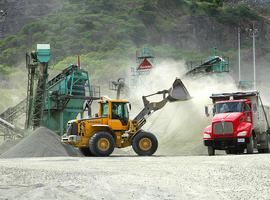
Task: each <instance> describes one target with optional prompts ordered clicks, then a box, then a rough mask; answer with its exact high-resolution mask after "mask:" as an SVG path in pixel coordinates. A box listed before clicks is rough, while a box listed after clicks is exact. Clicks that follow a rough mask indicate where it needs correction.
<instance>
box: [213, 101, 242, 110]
mask: <svg viewBox="0 0 270 200" xmlns="http://www.w3.org/2000/svg"><path fill="white" fill-rule="evenodd" d="M215 110H216V113H229V112H244V103H242V102H225V103H217V104H216V105H215Z"/></svg>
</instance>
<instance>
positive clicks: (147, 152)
mask: <svg viewBox="0 0 270 200" xmlns="http://www.w3.org/2000/svg"><path fill="white" fill-rule="evenodd" d="M132 148H133V150H134V151H135V152H136V153H137V154H138V155H139V156H151V155H153V154H154V153H155V152H156V150H157V148H158V140H157V138H156V136H154V135H153V134H152V133H149V132H144V131H141V132H140V133H138V134H137V135H135V136H134V138H133V140H132Z"/></svg>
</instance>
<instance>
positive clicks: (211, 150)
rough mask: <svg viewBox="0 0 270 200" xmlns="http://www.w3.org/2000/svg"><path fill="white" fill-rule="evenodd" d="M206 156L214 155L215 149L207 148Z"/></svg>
mask: <svg viewBox="0 0 270 200" xmlns="http://www.w3.org/2000/svg"><path fill="white" fill-rule="evenodd" d="M208 155H209V156H214V155H215V149H214V147H212V146H208Z"/></svg>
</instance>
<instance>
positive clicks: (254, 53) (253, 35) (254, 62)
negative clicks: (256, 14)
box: [252, 23, 256, 90]
mask: <svg viewBox="0 0 270 200" xmlns="http://www.w3.org/2000/svg"><path fill="white" fill-rule="evenodd" d="M252 38H253V71H254V74H253V75H254V77H253V80H254V90H256V50H255V29H254V23H253V30H252Z"/></svg>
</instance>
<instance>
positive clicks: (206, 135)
mask: <svg viewBox="0 0 270 200" xmlns="http://www.w3.org/2000/svg"><path fill="white" fill-rule="evenodd" d="M203 138H205V139H209V138H211V135H210V134H207V133H204V134H203Z"/></svg>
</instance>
